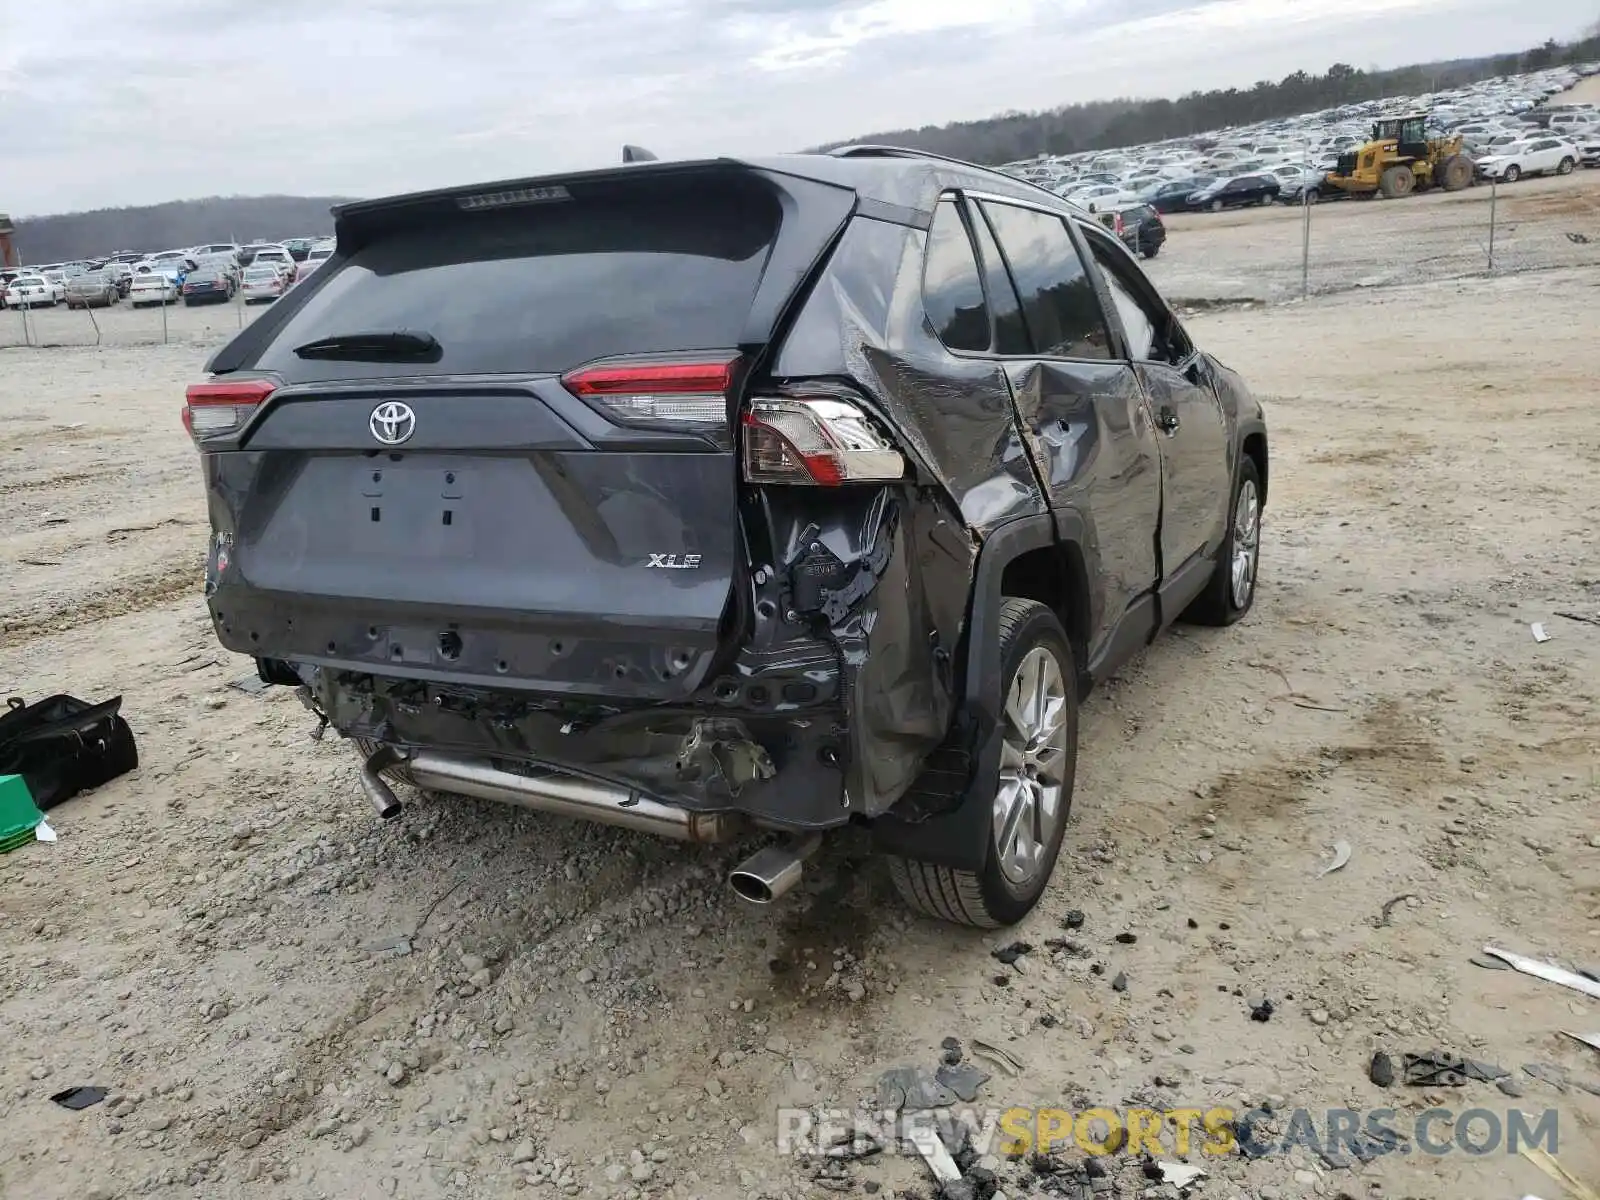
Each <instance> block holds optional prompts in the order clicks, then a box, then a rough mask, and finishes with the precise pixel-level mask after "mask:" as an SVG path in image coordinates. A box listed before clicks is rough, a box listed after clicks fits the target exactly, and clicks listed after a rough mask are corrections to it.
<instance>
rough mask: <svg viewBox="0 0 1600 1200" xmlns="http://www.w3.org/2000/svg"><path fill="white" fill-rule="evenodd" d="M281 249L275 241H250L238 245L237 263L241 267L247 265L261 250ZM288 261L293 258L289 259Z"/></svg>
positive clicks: (253, 260)
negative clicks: (247, 243) (243, 244)
mask: <svg viewBox="0 0 1600 1200" xmlns="http://www.w3.org/2000/svg"><path fill="white" fill-rule="evenodd" d="M282 249H283V247H282V246H280V245H278V244H277V243H276V242H251V243H250V244H249V245H246V246H241V247H240V249H239V265H240V266H241V267H248V266H249V265H250V264H251V263H253V262H255V260H256V255H258V254H260V253H261V252H262V251H263V250H282ZM290 261H293V260H292V259H291V260H290Z"/></svg>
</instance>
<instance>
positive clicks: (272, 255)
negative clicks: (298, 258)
mask: <svg viewBox="0 0 1600 1200" xmlns="http://www.w3.org/2000/svg"><path fill="white" fill-rule="evenodd" d="M250 265H251V266H253V267H259V266H272V267H276V268H277V269H278V270H280V271H282V272H283V274H284V277H285V278H286V279H288V280H289V281H290V282H291V283H292V282H294V270H295V263H294V259H293V258H291V257H290V255H289V252H288V251H287V250H285V249H284V248H283V247H282V246H262V247H260V248H259V249H258V250H257V251H256V252H255V257H253V258H252V259H251V260H250Z"/></svg>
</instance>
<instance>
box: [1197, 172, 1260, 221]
mask: <svg viewBox="0 0 1600 1200" xmlns="http://www.w3.org/2000/svg"><path fill="white" fill-rule="evenodd" d="M1282 190H1283V185H1282V184H1280V183H1279V182H1278V180H1277V178H1276V177H1274V176H1272V175H1235V176H1233V177H1232V178H1231V179H1226V178H1225V179H1218V180H1217V181H1216V182H1214V183H1212V184H1209V185H1208V186H1206V187H1203V188H1201V189H1200V190H1199V191H1197V192H1195V193H1194V194H1193V195H1191V196H1190V197H1189V207H1190V208H1208V209H1210V210H1211V211H1212V212H1221V211H1222V210H1223V209H1225V208H1242V207H1244V206H1245V205H1247V204H1271V203H1273V201H1275V200H1277V198H1278V193H1279V192H1281V191H1282Z"/></svg>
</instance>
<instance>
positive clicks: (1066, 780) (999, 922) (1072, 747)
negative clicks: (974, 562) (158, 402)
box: [889, 597, 1078, 929]
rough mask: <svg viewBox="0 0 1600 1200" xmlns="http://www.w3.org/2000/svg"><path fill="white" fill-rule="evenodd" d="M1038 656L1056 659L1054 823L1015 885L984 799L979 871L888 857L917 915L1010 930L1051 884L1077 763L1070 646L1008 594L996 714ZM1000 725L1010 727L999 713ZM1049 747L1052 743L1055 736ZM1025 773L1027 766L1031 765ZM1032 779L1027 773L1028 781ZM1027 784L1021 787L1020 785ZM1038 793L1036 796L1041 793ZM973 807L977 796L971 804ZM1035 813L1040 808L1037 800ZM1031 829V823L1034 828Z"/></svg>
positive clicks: (1039, 612)
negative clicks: (1039, 653)
mask: <svg viewBox="0 0 1600 1200" xmlns="http://www.w3.org/2000/svg"><path fill="white" fill-rule="evenodd" d="M1036 650H1038V651H1043V652H1044V654H1045V655H1046V656H1047V657H1048V658H1049V659H1052V660H1053V661H1054V665H1055V668H1056V670H1057V671H1058V672H1059V677H1060V680H1061V682H1062V685H1063V687H1062V695H1061V698H1060V703H1061V708H1060V709H1059V710H1057V711H1058V712H1059V717H1060V729H1061V740H1060V743H1059V745H1055V746H1053V747H1050V748H1053V749H1055V750H1056V751H1057V753H1058V754H1059V758H1054V757H1053V758H1052V761H1054V762H1059V766H1058V767H1057V768H1056V770H1057V771H1058V773H1059V774H1060V777H1061V782H1060V784H1059V795H1058V797H1057V799H1056V812H1055V815H1054V820H1053V825H1052V826H1051V828H1050V829H1049V830H1048V831H1043V832H1044V833H1045V836H1044V838H1043V840H1042V841H1036V842H1034V849H1035V854H1034V861H1033V866H1032V870H1031V871H1030V872H1029V873H1028V874H1027V876H1026V877H1025V878H1024V879H1022V880H1020V881H1018V880H1013V879H1012V878H1009V877H1008V875H1007V872H1006V870H1005V867H1004V866H1003V864H1002V861H1001V856H1000V853H999V847H998V845H997V843H996V837H995V831H994V829H993V825H992V822H993V819H994V804H993V800H992V799H990V800H989V801H988V812H987V819H986V820H985V822H984V829H985V838H984V841H985V846H986V849H985V853H984V862H983V866H982V868H981V869H979V870H978V871H957V870H954V869H952V868H950V867H942V866H937V865H935V864H933V863H925V862H919V861H917V860H915V859H908V858H900V857H894V858H891V859H889V877H890V879H892V880H893V881H894V886H895V889H896V890H897V891H898V892H899V893H900V898H901V899H902V900H904V901H905V902H906V904H908V905H909V906H910V907H912V908H914V909H916V910H917V911H918V912H921V913H925V914H926V915H928V916H930V917H937V918H938V919H939V920H942V921H950V922H953V923H955V924H957V925H972V926H976V927H978V928H980V929H995V928H998V927H1000V926H1004V925H1015V924H1016V923H1017V922H1018V921H1020V920H1022V919H1023V918H1024V917H1026V916H1027V915H1028V914H1029V913H1030V912H1032V911H1033V909H1034V906H1035V905H1037V904H1038V903H1039V899H1040V897H1042V896H1043V895H1044V892H1045V889H1046V888H1047V887H1048V886H1049V884H1050V876H1051V873H1052V872H1053V871H1054V870H1055V865H1056V858H1057V857H1058V856H1059V855H1060V853H1061V839H1062V837H1063V835H1064V834H1065V833H1066V827H1067V818H1068V816H1069V815H1070V814H1071V812H1072V784H1073V777H1074V776H1075V774H1076V773H1077V761H1078V685H1077V680H1078V676H1077V671H1076V668H1075V666H1074V660H1073V655H1072V645H1071V643H1070V642H1068V641H1067V635H1066V634H1065V632H1063V630H1062V628H1061V622H1060V621H1058V620H1057V619H1056V615H1055V613H1053V612H1051V611H1050V610H1049V609H1048V608H1046V607H1045V606H1044V605H1043V604H1040V603H1038V602H1037V601H1034V600H1019V599H1016V598H1013V597H1008V598H1007V599H1006V600H1005V601H1004V602H1003V603H1002V605H1001V608H1000V678H1001V679H1002V680H1004V681H1005V683H1004V685H1003V686H1004V687H1005V688H1006V694H1005V695H1002V696H1001V697H999V700H1000V703H999V705H998V707H999V708H1000V709H1001V710H1002V713H1003V712H1004V711H1005V710H1007V709H1009V708H1010V707H1011V703H1010V702H1008V699H1007V696H1008V695H1009V694H1010V693H1011V691H1012V689H1013V687H1014V686H1016V684H1017V683H1018V672H1019V670H1020V669H1021V668H1022V667H1023V664H1024V662H1025V661H1030V660H1031V661H1037V660H1033V659H1032V656H1033V652H1034V651H1036ZM1001 720H1002V723H1003V724H1007V725H1009V722H1008V720H1007V718H1006V717H1005V716H1004V715H1002V718H1001ZM1051 741H1052V742H1055V741H1056V739H1055V738H1054V737H1053V738H1052V739H1051ZM1029 769H1030V770H1031V768H1029ZM1037 778H1038V777H1037V776H1034V775H1032V774H1030V775H1029V776H1028V779H1029V780H1030V781H1033V780H1036V779H1037ZM1000 782H1001V781H1000V779H999V778H996V780H995V781H994V788H993V793H994V795H996V796H997V795H998V794H999V791H1000ZM1024 786H1026V785H1024ZM1041 795H1042V793H1037V792H1036V793H1035V796H1036V797H1038V796H1041ZM973 802H976V797H975V798H974V800H973V801H969V803H973ZM1034 809H1035V812H1036V813H1037V812H1039V811H1040V808H1039V805H1038V804H1037V802H1036V803H1035V806H1034ZM1034 828H1035V830H1036V831H1037V825H1035V826H1034Z"/></svg>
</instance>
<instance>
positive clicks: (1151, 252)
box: [1144, 242, 1161, 258]
mask: <svg viewBox="0 0 1600 1200" xmlns="http://www.w3.org/2000/svg"><path fill="white" fill-rule="evenodd" d="M1160 253H1161V243H1159V242H1151V243H1150V244H1149V245H1148V246H1146V247H1145V248H1144V256H1145V257H1146V258H1154V257H1155V256H1156V255H1158V254H1160Z"/></svg>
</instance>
